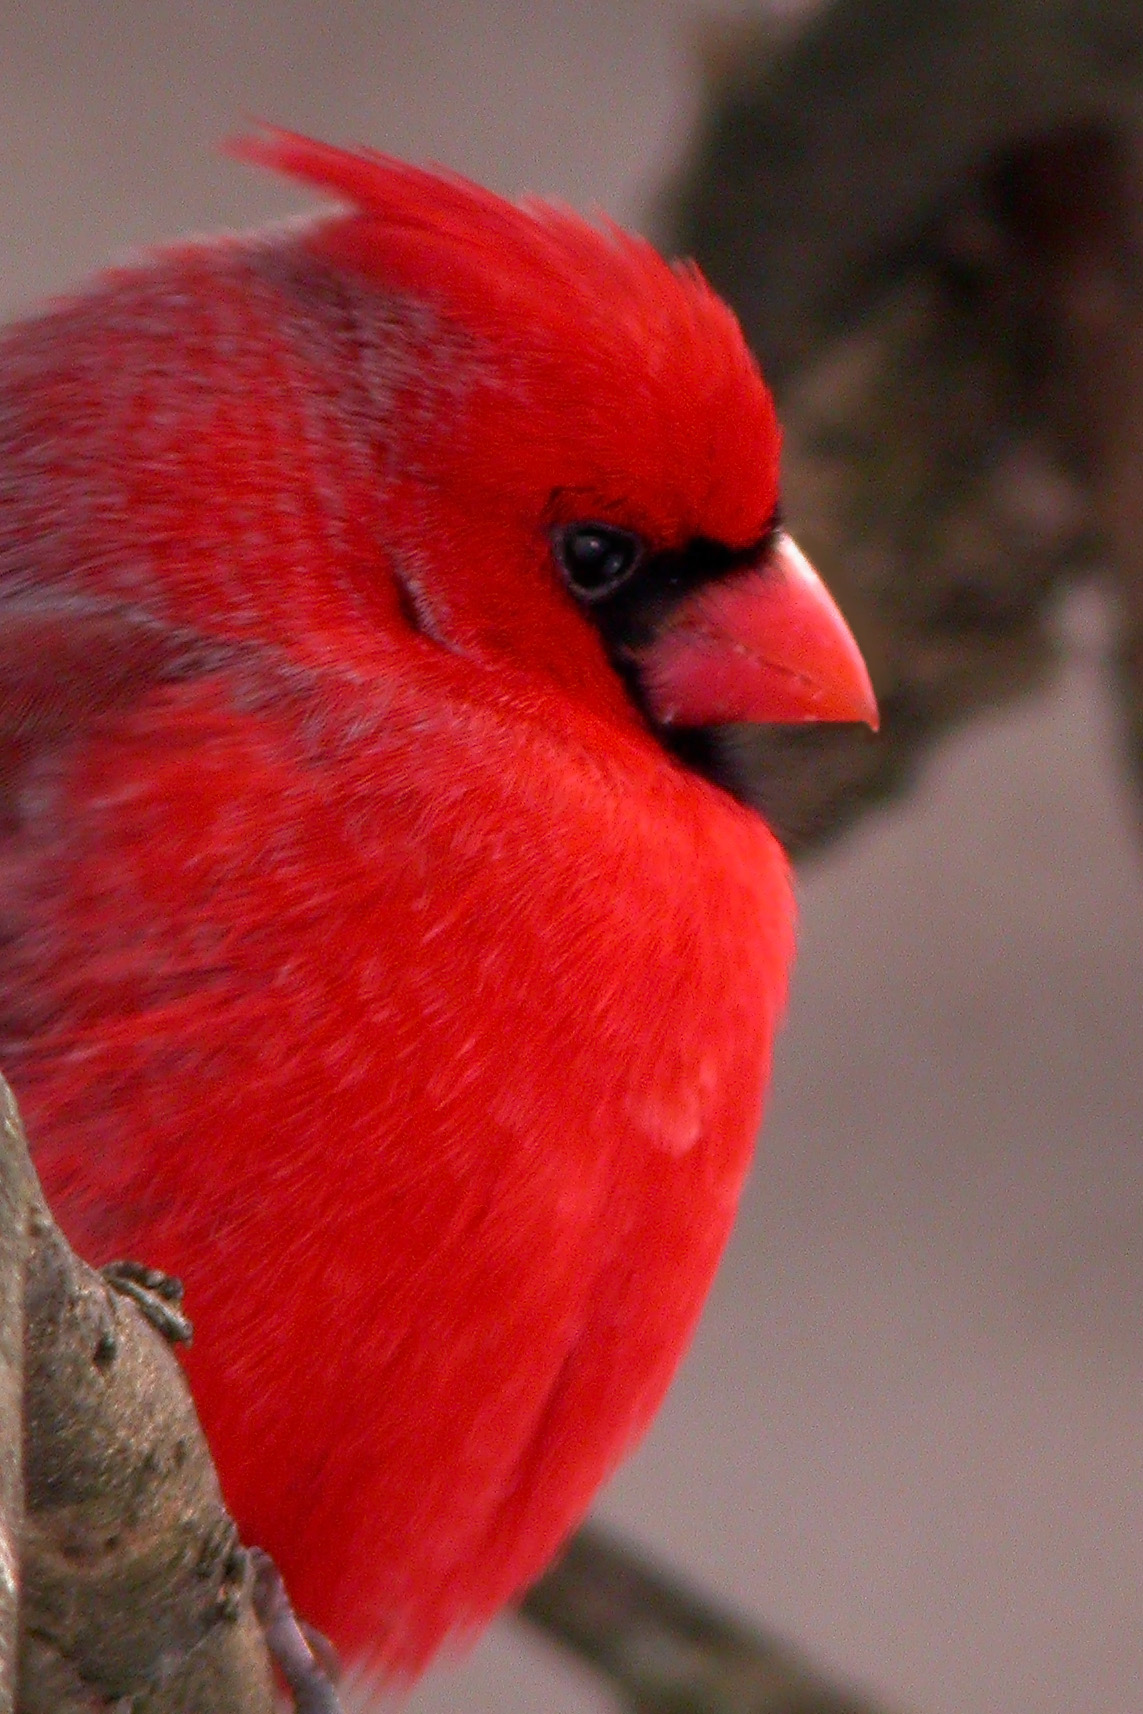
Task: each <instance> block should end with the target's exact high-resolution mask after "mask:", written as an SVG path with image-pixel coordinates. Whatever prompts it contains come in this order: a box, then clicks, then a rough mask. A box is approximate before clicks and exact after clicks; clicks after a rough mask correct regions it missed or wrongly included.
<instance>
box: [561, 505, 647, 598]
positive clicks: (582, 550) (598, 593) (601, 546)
mask: <svg viewBox="0 0 1143 1714" xmlns="http://www.w3.org/2000/svg"><path fill="white" fill-rule="evenodd" d="M555 547H556V558H557V559H558V560H559V562H560V565H561V567H562V568H563V573H564V576H565V577H566V578H567V581H568V588H569V589H570V590H571V592H572V594H573V595H578V597H579V598H580V600H581V601H602V600H603V598H604V597H605V596H607V595H610V594H611V593H612V591H613V590H615V589H618V588H619V586H620V584H622V583H626V581H627V579H628V578H629V577H630V576H631V574H632V572H633V571H635V570H637V568H638V567H639V565H640V563H641V561H642V559H643V543H642V541H641V540H640V538H639V537H638V536H636V535H633V534H632V533H631V531H630V530H618V529H616V528H615V527H614V525H612V524H572V525H570V526H569V527H568V528H567V529H566V530H561V531H560V532H559V534H558V535H557V536H556V539H555Z"/></svg>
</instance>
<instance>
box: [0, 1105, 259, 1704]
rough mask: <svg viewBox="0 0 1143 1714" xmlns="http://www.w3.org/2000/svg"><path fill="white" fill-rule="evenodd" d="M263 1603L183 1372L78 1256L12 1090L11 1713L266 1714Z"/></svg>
mask: <svg viewBox="0 0 1143 1714" xmlns="http://www.w3.org/2000/svg"><path fill="white" fill-rule="evenodd" d="M160 1295H161V1294H160ZM156 1309H157V1314H158V1316H159V1318H160V1319H162V1318H163V1314H164V1310H163V1305H162V1304H161V1303H160V1304H159V1305H157V1306H156ZM251 1586H252V1577H251V1573H250V1567H249V1560H248V1556H247V1555H246V1553H245V1552H244V1551H243V1549H242V1548H241V1546H240V1545H239V1542H238V1540H237V1536H236V1533H235V1529H234V1525H233V1523H232V1522H231V1520H230V1518H229V1516H228V1515H227V1512H226V1510H225V1508H224V1506H223V1504H222V1498H221V1494H220V1492H219V1487H218V1481H217V1478H216V1476H215V1473H214V1467H213V1465H212V1463H211V1460H210V1455H209V1453H208V1451H207V1448H206V1443H205V1441H204V1439H203V1437H202V1432H201V1430H200V1428H199V1426H198V1421H197V1418H196V1417H195V1413H194V1408H193V1406H192V1404H191V1400H190V1394H189V1392H188V1390H187V1386H186V1382H185V1380H184V1379H183V1376H182V1372H181V1370H180V1368H179V1365H178V1363H177V1362H176V1361H175V1359H174V1357H173V1355H172V1353H171V1351H170V1349H169V1348H168V1346H167V1343H166V1341H165V1340H164V1338H163V1337H162V1336H161V1335H160V1334H159V1333H158V1332H156V1330H155V1328H154V1327H153V1326H152V1325H151V1324H150V1322H149V1320H148V1319H147V1318H146V1317H145V1315H144V1314H143V1313H142V1311H141V1310H140V1309H139V1308H138V1307H137V1306H136V1304H135V1303H133V1302H131V1301H130V1300H129V1298H128V1297H125V1296H124V1295H122V1293H121V1292H119V1291H117V1290H113V1289H111V1287H110V1286H109V1284H108V1282H107V1281H106V1280H105V1279H104V1277H103V1276H102V1275H100V1274H98V1273H95V1272H93V1270H92V1269H90V1268H88V1267H86V1266H85V1265H84V1263H82V1262H81V1261H79V1260H78V1259H77V1258H76V1256H75V1255H74V1254H73V1253H72V1251H71V1250H70V1249H69V1247H68V1245H67V1243H66V1241H65V1240H64V1238H63V1236H62V1234H61V1233H60V1231H59V1229H58V1227H57V1226H56V1225H55V1223H54V1222H53V1220H52V1218H51V1215H50V1214H49V1212H48V1209H47V1207H46V1205H45V1203H44V1201H43V1197H42V1195H41V1192H40V1188H39V1184H38V1182H37V1180H36V1177H35V1173H34V1172H33V1170H32V1166H31V1162H30V1161H29V1159H28V1153H27V1149H26V1147H25V1144H24V1137H23V1132H22V1130H21V1128H20V1121H19V1117H18V1115H17V1112H16V1107H15V1103H14V1102H13V1100H12V1097H11V1093H10V1091H9V1090H8V1087H7V1085H6V1084H5V1083H3V1081H2V1080H0V1714H11V1711H16V1714H96V1711H97V1710H104V1709H105V1710H111V1709H114V1710H115V1711H116V1714H271V1710H272V1709H273V1707H274V1696H273V1687H272V1681H271V1676H270V1667H269V1660H268V1656H267V1652H266V1645H265V1642H264V1641H263V1636H262V1631H261V1628H260V1626H259V1624H258V1621H257V1618H256V1617H255V1614H254V1611H253V1608H252V1603H251ZM17 1590H18V1591H19V1596H18V1613H17Z"/></svg>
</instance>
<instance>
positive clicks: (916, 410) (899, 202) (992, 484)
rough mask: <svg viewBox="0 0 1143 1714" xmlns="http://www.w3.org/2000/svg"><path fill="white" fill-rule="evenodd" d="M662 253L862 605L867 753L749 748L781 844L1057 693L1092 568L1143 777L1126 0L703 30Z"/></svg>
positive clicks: (807, 745)
mask: <svg viewBox="0 0 1143 1714" xmlns="http://www.w3.org/2000/svg"><path fill="white" fill-rule="evenodd" d="M708 64H709V65H710V66H711V67H712V70H711V72H710V77H711V87H710V92H709V98H708V103H707V109H706V114H705V118H704V121H703V123H702V126H701V129H700V134H699V137H698V139H697V141H696V144H695V146H694V149H693V153H692V158H691V161H690V164H689V166H688V167H687V169H686V171H685V172H684V173H683V175H682V176H681V177H680V179H679V181H678V183H677V184H676V186H675V187H674V190H673V192H672V195H671V198H670V201H669V206H668V207H667V208H666V210H665V212H664V225H665V226H666V228H667V230H666V233H665V236H666V238H667V239H668V241H669V242H670V244H671V247H673V248H675V249H681V250H683V251H685V252H688V253H691V254H694V255H696V256H697V258H698V260H699V261H700V262H701V263H702V265H703V267H704V269H705V270H706V271H707V273H708V274H709V275H710V277H711V279H712V280H713V282H714V284H715V285H716V286H717V287H718V288H719V289H720V290H722V291H723V292H725V293H726V295H727V296H728V297H729V298H730V300H731V301H732V302H733V303H734V304H735V306H736V307H737V308H738V310H739V313H740V315H741V316H742V319H743V324H744V326H745V328H746V332H747V335H748V337H749V338H750V340H751V342H752V343H753V344H754V346H755V348H756V349H757V350H758V352H759V354H760V356H761V358H762V361H763V366H764V368H765V370H766V372H767V374H768V376H769V377H770V379H771V380H772V382H773V383H774V385H775V389H776V391H777V393H778V395H779V400H780V404H781V411H782V417H783V420H784V423H785V427H786V443H785V448H786V450H785V501H786V513H787V516H788V518H789V520H790V523H791V526H792V528H793V529H794V530H795V533H796V534H797V535H798V536H799V537H800V538H801V540H802V542H803V545H804V546H805V547H806V549H807V551H808V552H809V554H810V557H811V558H812V559H814V560H816V562H817V563H818V564H819V567H820V569H821V570H822V571H823V573H824V575H825V576H826V578H827V580H828V581H829V582H830V584H831V586H832V587H833V588H834V589H835V591H836V593H837V594H838V596H839V599H840V600H841V603H842V606H843V607H844V608H845V610H846V612H847V613H848V614H849V616H850V618H851V621H852V623H853V625H854V629H855V631H856V632H857V634H858V637H859V640H860V641H861V643H862V646H863V647H864V649H865V651H866V654H867V657H868V659H869V661H870V665H871V668H872V671H873V675H874V679H875V681H876V683H877V688H878V692H879V695H880V697H881V701H882V707H883V713H884V717H885V720H884V727H883V731H882V734H881V735H880V737H878V738H876V739H875V738H872V737H870V736H868V735H866V734H864V733H859V732H854V731H847V730H844V729H836V728H835V729H833V730H829V729H824V728H823V729H819V730H812V729H805V730H786V731H779V732H770V733H764V734H762V733H758V732H747V731H745V730H744V731H741V732H739V733H736V734H733V735H731V736H730V738H729V739H728V748H729V751H730V754H731V757H732V760H733V764H734V767H735V770H736V772H737V774H738V776H739V778H740V780H741V781H742V782H743V784H744V786H745V787H746V789H747V790H748V791H749V792H750V793H751V795H752V796H753V797H754V798H755V800H756V801H757V802H758V803H759V805H760V807H762V808H763V809H764V810H765V811H766V813H767V814H768V815H769V816H770V818H771V819H772V820H773V821H774V822H775V824H776V825H777V826H778V827H779V829H780V830H781V831H782V832H783V834H784V835H785V837H786V838H787V840H788V841H789V843H790V844H791V845H792V847H793V848H794V849H795V850H799V849H803V848H805V847H807V846H810V845H812V844H814V843H817V842H820V841H821V840H822V839H824V838H826V837H829V836H832V835H834V834H836V833H837V832H839V831H841V830H842V829H844V828H845V827H846V826H847V825H848V824H849V823H850V822H852V820H853V819H854V818H855V817H856V816H858V815H859V814H861V813H862V812H863V811H864V810H865V809H866V808H867V807H868V806H869V805H870V804H871V803H873V802H875V801H877V800H879V799H882V798H885V797H888V796H893V795H896V794H899V793H901V792H902V791H904V790H906V789H907V788H908V786H909V784H910V782H911V780H912V778H913V777H914V774H915V770H916V766H917V764H918V763H919V762H920V761H921V760H922V759H923V757H924V755H925V753H926V752H927V750H928V749H929V748H930V747H931V746H932V745H933V743H934V742H936V741H937V740H938V739H939V738H940V737H942V736H943V735H944V734H945V733H947V732H948V731H950V730H951V729H952V728H954V727H955V726H956V725H957V724H958V723H960V722H963V721H964V720H966V719H968V718H970V717H972V716H974V715H976V714H978V713H980V712H981V711H983V710H986V709H988V708H991V707H994V706H996V705H998V704H999V703H1002V702H1004V701H1007V700H1010V699H1012V698H1015V697H1019V696H1022V695H1024V694H1026V693H1027V692H1029V691H1030V690H1032V689H1033V688H1035V687H1037V686H1039V685H1041V684H1043V683H1044V682H1045V680H1046V679H1047V677H1048V676H1049V675H1050V673H1051V671H1052V668H1053V664H1054V655H1055V642H1054V626H1053V610H1054V607H1055V605H1056V602H1057V600H1058V597H1059V595H1060V593H1061V592H1062V591H1063V590H1064V588H1066V587H1067V586H1068V585H1069V584H1070V583H1071V582H1074V581H1075V580H1077V579H1079V578H1082V577H1087V576H1090V575H1091V573H1092V572H1093V570H1094V569H1096V568H1099V569H1100V570H1108V571H1110V573H1111V574H1112V580H1113V585H1114V586H1115V587H1116V588H1117V589H1118V595H1119V601H1120V613H1121V619H1122V624H1121V630H1120V641H1119V646H1118V651H1117V667H1116V673H1115V676H1114V684H1115V687H1116V690H1115V694H1116V695H1117V698H1118V701H1119V706H1120V708H1121V711H1122V729H1123V732H1124V738H1125V747H1126V750H1127V754H1128V756H1129V759H1130V761H1131V764H1132V767H1133V770H1134V773H1135V777H1136V780H1137V782H1138V783H1139V785H1140V786H1141V787H1143V553H1141V550H1140V549H1139V546H1138V543H1139V539H1140V532H1139V528H1138V525H1139V523H1141V522H1143V399H1141V398H1140V396H1139V391H1140V390H1139V389H1138V388H1135V389H1134V390H1133V389H1132V386H1131V385H1130V381H1129V377H1130V376H1131V375H1133V374H1136V373H1137V372H1138V369H1139V365H1140V360H1141V354H1143V290H1141V288H1143V270H1141V262H1140V258H1141V246H1140V225H1139V223H1140V216H1141V215H1143V178H1141V176H1140V174H1139V172H1138V170H1137V168H1136V165H1135V161H1136V149H1137V141H1136V140H1137V138H1138V137H1139V135H1140V133H1141V130H1143V11H1141V9H1140V7H1139V5H1138V3H1137V0H949V4H947V5H944V6H940V7H922V6H917V5H915V4H913V3H912V0H839V3H838V4H836V5H834V6H832V7H829V8H826V9H825V10H823V11H822V12H820V13H817V14H815V16H814V17H813V18H812V19H811V20H810V22H809V23H808V24H807V25H806V26H805V27H804V28H802V29H801V30H794V29H790V28H786V29H784V30H782V31H775V30H774V29H772V28H768V29H765V30H763V31H762V32H761V33H760V34H759V35H758V36H756V37H752V36H751V35H749V34H748V33H746V32H743V31H739V32H737V33H736V34H735V35H734V36H732V37H729V38H728V37H726V36H725V35H720V37H719V40H718V42H717V43H716V45H715V49H714V50H713V51H712V52H711V53H710V54H709V55H708Z"/></svg>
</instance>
